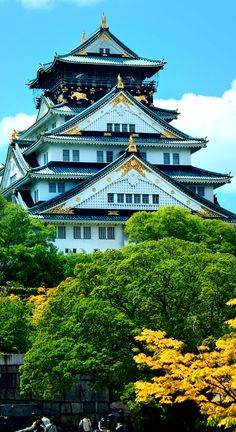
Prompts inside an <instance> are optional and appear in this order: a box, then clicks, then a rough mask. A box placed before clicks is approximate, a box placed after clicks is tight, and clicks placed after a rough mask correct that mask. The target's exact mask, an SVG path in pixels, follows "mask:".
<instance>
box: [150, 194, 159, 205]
mask: <svg viewBox="0 0 236 432" xmlns="http://www.w3.org/2000/svg"><path fill="white" fill-rule="evenodd" d="M152 203H153V204H159V195H152Z"/></svg>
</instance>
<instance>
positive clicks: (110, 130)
mask: <svg viewBox="0 0 236 432" xmlns="http://www.w3.org/2000/svg"><path fill="white" fill-rule="evenodd" d="M107 132H112V123H107Z"/></svg>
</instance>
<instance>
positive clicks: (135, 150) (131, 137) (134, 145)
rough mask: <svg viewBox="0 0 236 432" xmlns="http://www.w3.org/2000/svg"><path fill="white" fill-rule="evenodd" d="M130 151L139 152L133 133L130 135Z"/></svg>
mask: <svg viewBox="0 0 236 432" xmlns="http://www.w3.org/2000/svg"><path fill="white" fill-rule="evenodd" d="M128 151H129V152H130V153H137V147H136V144H135V143H134V138H133V135H130V137H129V148H128Z"/></svg>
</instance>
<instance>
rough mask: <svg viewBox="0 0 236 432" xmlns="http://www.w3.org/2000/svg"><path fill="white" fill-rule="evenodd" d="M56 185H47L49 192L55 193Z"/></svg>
mask: <svg viewBox="0 0 236 432" xmlns="http://www.w3.org/2000/svg"><path fill="white" fill-rule="evenodd" d="M56 188H57V184H56V183H52V182H50V183H49V192H52V193H55V192H56V191H57V189H56Z"/></svg>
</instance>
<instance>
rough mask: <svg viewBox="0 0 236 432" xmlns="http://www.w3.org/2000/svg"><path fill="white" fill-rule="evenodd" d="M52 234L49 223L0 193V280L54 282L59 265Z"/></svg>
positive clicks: (36, 283) (59, 275)
mask: <svg viewBox="0 0 236 432" xmlns="http://www.w3.org/2000/svg"><path fill="white" fill-rule="evenodd" d="M54 238H55V230H54V228H53V227H52V226H46V225H45V224H44V223H43V222H42V221H40V220H36V219H33V218H32V217H30V216H29V215H28V213H27V212H26V211H25V210H24V209H22V208H20V207H19V206H18V205H16V204H12V203H8V202H7V201H5V200H4V199H3V198H2V197H1V196H0V284H2V285H4V284H6V283H7V282H13V283H15V282H18V283H20V284H23V285H25V286H40V285H41V284H42V283H45V284H46V285H47V286H50V285H55V284H58V283H59V282H60V281H61V280H62V275H63V269H61V265H60V264H61V259H60V256H59V254H58V251H57V248H56V246H55V245H54V243H53V241H54ZM45 269H46V270H47V271H45Z"/></svg>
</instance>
